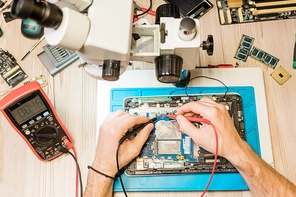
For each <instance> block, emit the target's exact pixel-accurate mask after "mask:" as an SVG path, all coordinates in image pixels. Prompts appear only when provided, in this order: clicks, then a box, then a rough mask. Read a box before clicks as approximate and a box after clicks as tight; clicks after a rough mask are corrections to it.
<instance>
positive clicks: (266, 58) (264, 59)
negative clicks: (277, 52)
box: [250, 47, 280, 69]
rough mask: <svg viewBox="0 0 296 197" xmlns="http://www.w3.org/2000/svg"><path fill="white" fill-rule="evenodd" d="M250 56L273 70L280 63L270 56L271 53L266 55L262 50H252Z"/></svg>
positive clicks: (255, 48) (254, 48)
mask: <svg viewBox="0 0 296 197" xmlns="http://www.w3.org/2000/svg"><path fill="white" fill-rule="evenodd" d="M250 56H251V57H252V58H254V59H255V60H258V61H260V62H261V63H263V64H265V65H267V66H269V67H271V68H273V69H274V68H275V67H276V66H277V63H278V62H279V61H280V60H279V59H278V58H276V57H274V56H273V55H270V54H269V53H266V52H265V51H262V50H261V49H258V48H257V47H253V48H252V50H251V53H250Z"/></svg>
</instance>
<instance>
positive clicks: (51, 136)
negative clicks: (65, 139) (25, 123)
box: [35, 125, 58, 145]
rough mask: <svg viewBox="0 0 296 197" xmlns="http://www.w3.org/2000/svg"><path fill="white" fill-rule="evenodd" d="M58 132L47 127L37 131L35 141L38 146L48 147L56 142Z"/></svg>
mask: <svg viewBox="0 0 296 197" xmlns="http://www.w3.org/2000/svg"><path fill="white" fill-rule="evenodd" d="M57 136H58V131H57V129H56V128H55V127H54V126H49V125H46V126H44V127H42V128H40V129H39V130H37V131H36V134H35V139H36V142H37V143H38V144H41V145H48V144H51V143H53V142H54V141H55V139H56V138H57Z"/></svg>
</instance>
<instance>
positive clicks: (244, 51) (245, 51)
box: [240, 49, 248, 54]
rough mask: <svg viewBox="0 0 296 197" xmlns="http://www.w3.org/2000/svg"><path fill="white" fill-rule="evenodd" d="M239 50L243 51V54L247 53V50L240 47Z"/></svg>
mask: <svg viewBox="0 0 296 197" xmlns="http://www.w3.org/2000/svg"><path fill="white" fill-rule="evenodd" d="M240 52H241V53H243V54H247V53H248V51H247V50H245V49H242V50H241V51H240Z"/></svg>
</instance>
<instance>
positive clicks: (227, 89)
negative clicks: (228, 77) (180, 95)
mask: <svg viewBox="0 0 296 197" xmlns="http://www.w3.org/2000/svg"><path fill="white" fill-rule="evenodd" d="M197 78H207V79H211V80H215V81H218V82H220V83H221V84H223V85H224V87H225V88H226V92H225V93H224V97H223V98H225V97H226V94H227V92H228V91H229V88H228V86H227V85H226V84H225V83H224V82H223V81H221V80H219V79H216V78H213V77H208V76H196V77H193V78H192V79H190V80H189V81H188V83H187V84H186V86H185V94H186V96H189V95H188V93H187V87H188V84H189V82H190V81H192V80H194V79H197Z"/></svg>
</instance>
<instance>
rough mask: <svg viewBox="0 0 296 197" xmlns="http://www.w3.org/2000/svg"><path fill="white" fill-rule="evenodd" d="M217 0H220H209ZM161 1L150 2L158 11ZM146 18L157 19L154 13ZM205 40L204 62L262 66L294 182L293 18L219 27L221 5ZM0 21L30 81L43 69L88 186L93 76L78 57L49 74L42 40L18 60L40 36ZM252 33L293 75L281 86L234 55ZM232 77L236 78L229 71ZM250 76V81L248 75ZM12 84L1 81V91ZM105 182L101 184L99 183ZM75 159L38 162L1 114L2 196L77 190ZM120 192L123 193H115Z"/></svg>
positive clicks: (284, 163) (283, 165)
mask: <svg viewBox="0 0 296 197" xmlns="http://www.w3.org/2000/svg"><path fill="white" fill-rule="evenodd" d="M137 2H138V4H139V5H140V6H143V7H145V8H147V7H149V1H145V2H142V1H141V0H138V1H137ZM211 2H212V3H214V4H215V2H214V1H213V0H212V1H211ZM161 3H163V1H162V0H154V1H153V10H156V8H157V5H159V4H161ZM147 18H148V19H149V20H150V21H151V22H153V21H154V19H153V17H151V16H147ZM200 24H201V39H202V40H206V38H207V35H208V34H212V35H213V36H214V41H215V47H214V55H213V56H211V57H209V56H207V55H206V53H205V52H201V57H200V63H201V65H204V66H206V65H207V64H220V63H229V64H233V65H235V63H236V62H238V63H239V65H240V66H241V67H261V68H262V70H263V72H264V81H265V88H266V97H267V107H268V115H269V120H270V132H271V138H272V146H273V156H274V164H275V169H276V170H277V171H279V172H280V173H281V174H283V175H284V176H285V177H287V178H288V179H289V180H291V181H292V182H293V183H294V184H296V171H295V166H296V157H295V149H296V131H295V128H296V122H295V121H294V116H295V112H294V111H295V110H296V102H295V99H294V98H295V97H296V90H295V87H294V84H296V78H295V70H293V68H292V61H293V58H292V56H293V50H294V42H295V38H294V37H295V32H296V21H295V20H292V19H291V20H284V21H271V22H263V23H251V24H240V25H229V26H221V25H220V24H219V20H218V14H217V10H216V7H214V8H213V9H212V10H211V11H210V12H209V13H207V14H206V15H205V16H204V17H203V18H202V19H201V20H200ZM0 26H1V28H2V30H3V32H4V35H3V37H2V38H0V46H1V47H2V48H3V49H6V50H8V51H9V52H10V53H12V54H13V55H14V56H15V58H16V59H17V60H18V63H19V64H20V65H21V67H22V68H23V69H24V71H25V72H26V73H27V74H28V76H29V77H28V79H31V78H33V77H36V76H39V75H40V74H43V75H44V76H45V77H46V79H47V81H48V83H49V85H48V86H47V87H45V88H44V91H45V92H46V93H47V95H48V96H49V98H50V100H51V101H52V103H53V104H54V106H55V108H56V111H57V113H58V114H59V117H60V118H61V120H62V121H63V123H64V124H65V126H66V127H67V129H68V131H69V132H70V134H71V136H72V138H73V140H74V146H75V148H76V152H77V155H78V160H79V164H80V167H81V170H82V179H83V185H84V187H85V185H86V178H87V173H88V170H87V168H86V166H87V165H89V164H91V163H92V161H93V158H94V154H95V147H96V139H95V135H96V107H95V106H96V80H95V79H93V78H91V77H89V76H88V75H87V74H85V73H84V71H83V70H81V69H79V68H77V65H78V64H79V62H75V63H74V64H73V65H72V66H70V67H68V68H66V69H65V70H63V71H62V72H61V73H59V74H57V75H56V76H55V77H52V76H51V75H50V74H49V73H48V72H47V70H46V68H45V67H44V66H43V65H42V63H41V62H40V60H39V59H38V58H37V54H39V53H40V52H41V51H42V46H44V45H45V44H46V42H45V41H43V42H42V43H41V44H40V45H39V46H38V47H37V48H36V49H35V50H34V51H33V52H32V53H31V54H30V55H29V56H28V57H27V59H25V60H24V61H20V59H21V58H22V57H23V56H24V55H25V54H26V52H27V51H28V50H29V49H30V48H31V47H32V46H33V44H34V43H35V42H36V41H35V40H29V39H27V38H24V37H23V36H22V35H21V32H20V20H15V21H13V22H10V23H8V24H6V23H5V21H4V20H3V17H1V20H0ZM242 34H246V35H249V36H252V37H254V38H255V42H254V45H255V46H257V47H258V48H260V49H263V50H265V51H267V52H268V53H270V54H272V55H274V56H276V57H278V58H279V59H280V62H279V66H283V67H284V68H285V69H286V70H287V71H288V72H289V73H290V74H292V75H293V77H292V78H291V79H289V81H288V82H287V83H285V84H284V85H283V86H280V85H278V84H277V83H276V82H275V81H274V80H273V79H272V78H271V77H270V73H271V72H272V71H273V70H272V69H270V68H268V67H266V66H265V65H263V64H261V63H259V62H257V61H255V60H253V59H252V58H249V59H248V60H247V62H246V63H243V62H241V61H237V60H236V59H234V58H233V56H234V54H235V51H236V49H237V46H238V43H239V41H240V38H241V35H242ZM146 68H147V67H146ZM230 77H231V76H230ZM250 80H252V79H250ZM9 90H11V89H10V88H9V87H8V85H7V84H6V83H5V82H4V80H2V79H0V91H1V93H0V94H2V91H9ZM98 187H100V186H98ZM74 190H75V164H74V161H73V159H72V158H71V157H70V156H69V155H63V156H61V157H58V158H57V159H55V160H53V161H51V162H41V161H39V160H38V159H37V158H36V156H35V155H34V154H32V152H31V150H30V149H29V148H28V147H27V145H26V143H25V142H24V141H23V139H21V137H20V136H19V135H18V134H17V133H16V132H15V131H14V130H13V129H12V127H11V126H10V125H9V124H8V122H7V121H6V119H5V118H4V117H3V115H2V114H1V115H0V194H1V196H11V197H14V196H24V197H29V196H30V197H35V196H36V197H39V196H46V197H47V196H48V197H51V196H55V197H56V196H74V195H75V191H74ZM200 194H201V192H135V193H129V196H143V197H144V196H156V197H157V196H162V197H163V196H198V195H200ZM208 195H212V196H251V193H250V192H249V191H243V192H241V191H234V192H208ZM115 196H123V194H122V193H116V194H115Z"/></svg>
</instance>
